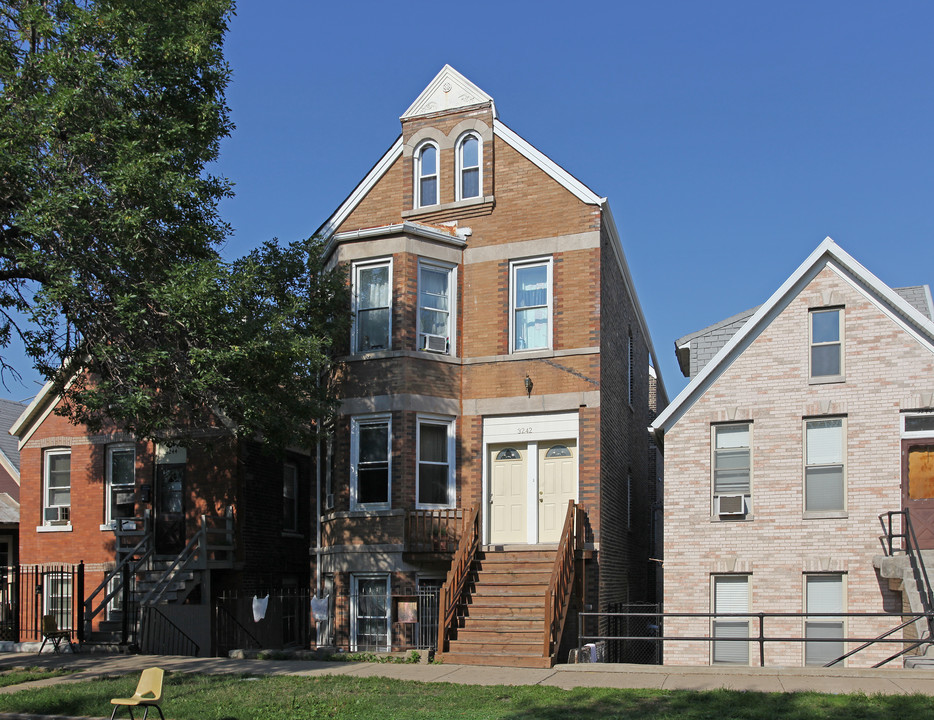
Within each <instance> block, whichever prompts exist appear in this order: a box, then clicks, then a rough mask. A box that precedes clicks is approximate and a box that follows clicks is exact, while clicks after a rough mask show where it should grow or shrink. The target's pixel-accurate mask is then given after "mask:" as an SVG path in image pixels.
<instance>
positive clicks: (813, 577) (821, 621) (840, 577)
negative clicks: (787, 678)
mask: <svg viewBox="0 0 934 720" xmlns="http://www.w3.org/2000/svg"><path fill="white" fill-rule="evenodd" d="M820 579H824V580H836V581H838V583H839V586H840V592H839V599H840V605H839V608H838V609H829V608H826V607H825V608H818V609H813V608H811V607H810V594H809V593H808V584H809V582H811V581H817V580H820ZM803 582H804V586H803V588H802V595H803V600H804V612H805V613H809V612H839V613H841V616H840V617H839V619H838V618H836V617H820V618H814V619H813V620H811V619H810V618H809V617H805V618H804V619H803V624H804V627H803V628H802V635H803V637H805V638H807V637H809V631H810V630H811V629H812V627H811V626H812V625H825V626H826V625H835V626H839V629H840V637H841V638H845V637H846V633H847V625H846V617H844V616H843V613H845V612H846V607H847V599H846V574H845V573H806V574H805V575H804V580H803ZM814 637H820V635H815V636H814ZM827 644H828V643H813V645H815V646H817V645H820V646H823V645H827ZM808 646H809V643H807V642H804V643H802V660H801V661H802V663H803V664H804V665H805V666H812V667H813V666H817V667H820V666H822V665H823V664H824V663H825V662H826V660H824V662H819V661H818V662H810V663H809V662H808ZM845 652H846V643H845V642H844V641H843V640H841V641H840V652H839V653H833V657H840V656H841V655H843V654H845ZM830 659H833V658H830ZM845 664H846V661H845V660H844V661H843V663H841V664H837V665H834V666H833V667H843V666H844V665H845Z"/></svg>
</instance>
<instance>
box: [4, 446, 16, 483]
mask: <svg viewBox="0 0 934 720" xmlns="http://www.w3.org/2000/svg"><path fill="white" fill-rule="evenodd" d="M0 467H2V468H3V469H4V470H6V471H7V473H8V474H9V476H10V477H11V478H13V481H14V482H15V483H16V484H17V485H20V481H19V470H17V469H16V467H15V466H14V465H13V462H12V461H11V460H10V458H8V457H7V455H6V453H5V452H3V451H2V450H0Z"/></svg>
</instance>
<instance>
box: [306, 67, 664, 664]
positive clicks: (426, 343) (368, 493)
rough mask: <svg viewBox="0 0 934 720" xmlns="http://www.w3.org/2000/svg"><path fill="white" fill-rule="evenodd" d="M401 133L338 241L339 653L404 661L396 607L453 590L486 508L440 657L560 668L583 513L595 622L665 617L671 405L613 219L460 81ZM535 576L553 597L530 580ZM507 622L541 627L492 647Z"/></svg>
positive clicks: (335, 604)
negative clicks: (632, 612) (463, 537)
mask: <svg viewBox="0 0 934 720" xmlns="http://www.w3.org/2000/svg"><path fill="white" fill-rule="evenodd" d="M401 124H402V132H401V135H400V136H399V137H398V139H397V140H396V141H395V142H394V143H393V144H392V146H391V147H390V148H389V150H388V151H387V152H386V153H385V155H383V157H382V158H380V159H379V160H378V161H377V162H376V164H375V166H374V167H373V169H372V170H371V171H370V172H369V173H368V174H367V175H366V177H365V178H364V179H363V180H362V181H361V182H360V184H359V185H358V186H357V187H356V188H355V189H354V190H353V192H351V194H350V195H349V197H348V198H347V200H346V201H345V202H344V203H343V204H342V205H341V206H340V207H339V208H338V209H337V210H336V211H335V212H334V214H333V215H332V216H331V217H330V218H329V219H328V220H327V221H326V222H325V223H324V225H323V226H322V227H321V228H320V230H319V232H320V234H321V235H322V236H323V237H325V238H326V240H327V242H328V245H327V248H328V250H327V252H328V253H329V259H330V262H332V263H343V264H345V265H346V266H347V268H348V271H349V279H350V283H351V284H352V289H353V298H354V300H353V302H354V308H353V311H354V326H353V331H352V336H351V337H350V338H349V342H348V347H347V349H346V354H345V355H344V356H342V357H341V358H340V371H339V372H338V374H337V377H336V378H335V381H336V382H337V384H338V387H339V393H340V398H341V406H340V411H339V416H338V419H337V422H336V424H335V427H334V428H333V433H332V435H331V438H330V439H329V440H328V441H327V442H325V443H324V444H323V445H322V448H321V458H322V462H321V475H320V483H321V497H320V502H321V507H320V510H321V513H320V529H319V534H320V545H319V547H318V548H317V553H316V568H315V573H316V582H317V588H318V592H319V593H320V594H322V595H328V596H329V597H330V598H331V608H330V618H329V621H328V622H325V623H322V624H321V625H320V626H319V634H320V637H319V641H320V642H321V643H322V644H333V645H336V646H340V647H348V648H350V649H380V650H385V649H389V648H392V647H395V646H396V645H397V644H398V633H399V630H400V628H399V625H400V623H399V622H398V620H399V618H398V608H395V607H394V606H393V603H392V602H390V601H389V600H388V599H389V598H391V597H394V596H406V595H407V594H408V593H413V592H416V591H419V590H424V589H425V588H437V587H439V586H440V585H441V584H442V583H443V582H444V580H445V578H446V577H447V573H448V571H449V568H450V565H451V559H452V556H453V555H454V551H455V550H456V549H457V547H458V546H457V542H458V541H459V540H460V532H461V530H460V528H461V524H462V523H463V521H464V519H465V518H469V517H470V516H471V511H472V510H473V509H478V512H479V519H478V523H479V528H480V531H479V533H480V543H481V546H482V550H481V552H479V553H478V554H477V556H476V558H475V559H474V566H473V568H472V570H473V572H474V573H476V575H475V581H474V584H473V585H472V591H471V592H468V595H469V597H468V598H467V599H466V600H465V605H466V604H469V605H470V607H471V608H472V610H473V614H470V613H466V616H465V614H464V613H463V612H462V613H461V615H460V617H459V619H458V623H459V625H460V628H459V629H458V630H456V632H454V633H453V634H452V640H451V644H450V648H446V647H445V648H439V649H440V650H445V651H446V652H447V653H448V656H449V657H450V658H451V659H452V660H453V661H467V662H481V661H482V660H483V657H484V656H486V657H487V658H492V656H493V655H494V654H495V653H496V652H500V653H505V654H506V655H508V656H510V658H511V661H512V662H517V663H532V664H534V663H539V664H541V663H542V662H545V663H550V662H553V661H554V655H555V653H557V650H558V648H557V647H554V648H552V649H551V650H546V651H545V652H544V656H543V651H542V648H541V643H542V632H541V628H542V618H541V614H540V613H541V607H540V606H541V603H542V602H543V601H544V596H545V595H546V594H547V590H548V578H549V577H550V576H551V572H552V567H553V566H554V564H555V555H556V551H557V547H558V543H559V540H560V539H561V534H562V528H563V526H564V521H565V515H566V511H567V508H568V503H569V501H573V502H574V503H576V504H577V505H578V506H579V507H580V508H581V509H582V511H583V513H584V517H585V523H584V525H585V527H583V528H581V531H582V532H583V533H585V535H586V536H585V537H584V539H583V542H584V545H583V546H582V548H581V550H580V552H579V553H578V558H577V561H578V573H577V582H578V583H579V585H580V586H581V587H582V588H583V589H582V590H581V591H580V592H578V593H576V595H575V600H574V602H576V607H578V608H580V607H585V606H586V607H589V608H592V609H594V610H599V609H605V608H606V607H607V606H608V605H610V604H612V603H620V602H627V601H644V600H651V599H654V597H655V573H654V566H653V564H652V563H650V562H649V557H650V555H652V554H657V550H656V549H655V548H654V547H653V538H654V537H655V535H654V533H655V532H656V530H657V525H656V524H655V523H654V522H653V503H654V501H655V497H654V492H655V487H656V484H657V476H658V475H659V470H660V464H659V463H656V457H655V450H654V447H652V446H650V442H649V438H648V433H647V432H646V428H647V427H648V425H649V423H650V422H651V420H652V419H653V417H654V408H655V407H664V405H665V402H666V397H665V391H664V385H663V384H662V383H661V380H660V378H657V377H654V370H653V369H652V366H655V365H657V363H655V362H654V351H653V348H652V343H651V339H650V337H649V333H648V329H647V326H646V322H645V318H644V317H643V314H642V310H641V308H640V305H639V301H638V298H637V296H636V292H635V288H634V286H633V282H632V278H631V277H630V273H629V269H628V267H627V264H626V259H625V255H624V253H623V250H622V245H621V243H620V238H619V235H618V232H617V229H616V225H615V223H614V221H613V216H612V213H611V212H610V208H609V204H608V203H607V200H606V199H605V198H602V197H600V196H598V195H596V194H595V193H593V192H592V191H591V190H590V189H589V188H588V187H587V186H585V185H584V184H583V183H581V182H580V181H579V180H577V179H576V178H574V177H573V176H572V175H570V174H569V173H568V172H567V171H565V170H564V169H563V168H561V167H559V166H558V165H557V164H555V163H554V162H553V161H552V160H550V159H549V158H548V157H547V156H545V155H544V154H543V153H541V152H540V151H539V150H537V149H536V148H534V147H532V146H531V145H530V144H529V143H528V142H526V141H525V140H523V139H522V138H521V137H520V136H519V135H517V134H516V133H515V132H514V131H513V130H511V129H510V128H508V127H507V126H506V125H504V124H503V123H502V122H501V121H500V120H499V118H498V115H497V112H496V108H495V106H494V103H493V99H492V98H491V97H490V96H489V95H487V94H486V93H485V92H483V91H482V90H481V89H480V88H478V87H477V86H476V85H474V84H473V83H471V82H470V81H469V80H467V79H466V78H465V77H464V76H462V75H461V74H460V73H458V72H457V71H456V70H454V69H453V68H451V67H450V66H445V67H444V68H443V69H442V70H441V72H440V73H439V74H438V75H437V76H436V77H435V79H434V80H432V82H431V83H430V84H429V85H428V86H427V87H426V89H425V90H424V91H423V92H422V94H421V95H420V96H419V97H418V98H417V99H416V100H415V102H414V103H413V104H412V105H411V107H409V109H408V110H407V111H406V112H405V113H404V114H403V115H402V117H401ZM650 376H652V377H650ZM650 385H652V387H651V393H652V397H651V399H650ZM426 532H427V533H428V534H429V535H427V536H426ZM429 536H430V537H429ZM507 551H508V552H507ZM495 563H500V565H498V567H499V569H500V570H501V571H502V572H499V571H497V572H499V574H498V575H497V576H496V580H492V579H491V578H492V577H493V576H492V575H491V572H492V571H491V568H492V567H493V565H494V564H495ZM533 565H535V566H539V567H541V568H543V571H542V572H539V573H535V575H536V577H535V578H534V579H533V577H532V575H531V574H530V575H524V576H523V575H522V574H521V571H522V570H529V572H530V573H531V568H532V567H533ZM538 576H542V577H538ZM504 578H505V579H504ZM519 578H522V579H519ZM523 580H524V582H523ZM536 583H538V585H536ZM541 583H544V586H542V585H541ZM510 584H512V586H513V587H512V590H511V591H510V590H508V589H505V588H506V586H509V585H510ZM494 585H496V586H497V587H498V588H499V590H498V591H496V590H494V589H493V587H492V586H494ZM519 586H521V587H519ZM495 592H502V593H507V594H509V593H510V592H511V594H512V597H513V600H512V602H511V603H508V604H510V605H511V606H512V610H511V611H510V613H509V614H507V615H502V614H501V615H498V616H496V617H494V618H492V621H491V622H484V621H483V620H481V619H480V616H481V615H482V613H481V612H480V606H481V605H482V604H483V602H485V601H487V600H489V596H490V594H491V593H495ZM523 592H525V593H526V594H527V595H530V596H534V597H530V598H526V597H524V596H523ZM373 598H379V600H373ZM491 602H492V601H491ZM520 609H521V610H523V611H526V612H527V613H528V614H530V615H532V616H533V620H527V619H526V620H522V621H520V619H519V614H520ZM462 610H463V608H462ZM491 613H492V611H491ZM493 614H495V613H493ZM497 620H499V621H504V622H500V625H499V627H504V626H506V625H508V626H510V627H511V629H513V630H516V631H517V633H518V629H519V628H520V626H521V627H524V626H525V625H526V624H530V625H532V626H534V628H533V629H532V630H529V631H528V632H527V633H526V637H525V639H524V640H523V639H522V638H521V637H520V635H519V634H513V635H509V634H502V633H500V634H497V633H495V632H492V630H491V627H492V626H494V625H495V624H496V621H497ZM526 646H528V647H526ZM536 658H537V659H536ZM492 661H495V662H502V661H503V658H502V657H499V658H498V659H495V660H492Z"/></svg>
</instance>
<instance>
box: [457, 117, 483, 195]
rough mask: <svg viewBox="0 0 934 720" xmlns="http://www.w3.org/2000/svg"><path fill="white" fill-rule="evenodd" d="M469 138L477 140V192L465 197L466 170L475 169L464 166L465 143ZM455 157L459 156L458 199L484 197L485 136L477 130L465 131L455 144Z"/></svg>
mask: <svg viewBox="0 0 934 720" xmlns="http://www.w3.org/2000/svg"><path fill="white" fill-rule="evenodd" d="M468 138H473V139H474V140H476V141H477V165H476V170H477V194H476V195H471V196H470V197H464V172H465V171H466V170H473V169H474V166H470V167H465V166H464V143H465V142H467V140H468ZM455 157H456V158H457V160H456V162H457V181H456V183H457V189H456V199H457V200H473V199H474V198H482V197H483V138H481V137H480V135H479V134H478V133H477V132H474V131H470V132H465V133H464V134H463V135H461V136H460V137H459V138H458V139H457V144H456V146H455Z"/></svg>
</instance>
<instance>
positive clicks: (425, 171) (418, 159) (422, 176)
mask: <svg viewBox="0 0 934 720" xmlns="http://www.w3.org/2000/svg"><path fill="white" fill-rule="evenodd" d="M437 204H438V148H437V147H436V146H435V145H433V144H431V143H425V144H424V145H422V146H421V148H419V150H418V152H416V154H415V207H427V206H428V205H437Z"/></svg>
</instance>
